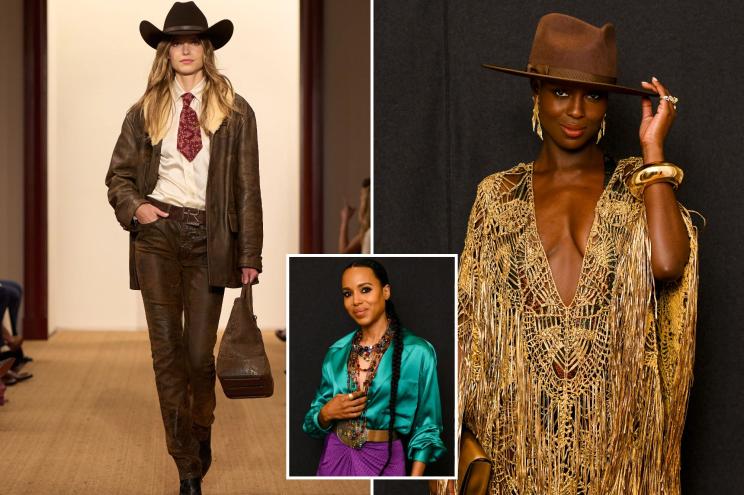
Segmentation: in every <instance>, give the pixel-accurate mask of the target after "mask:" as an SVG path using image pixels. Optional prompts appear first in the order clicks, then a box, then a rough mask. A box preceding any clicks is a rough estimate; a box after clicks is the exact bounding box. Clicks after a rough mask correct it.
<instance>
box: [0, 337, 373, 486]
mask: <svg viewBox="0 0 744 495" xmlns="http://www.w3.org/2000/svg"><path fill="white" fill-rule="evenodd" d="M264 336H265V339H264V340H265V342H266V345H267V351H268V353H269V358H270V360H271V364H272V371H273V373H274V382H275V387H276V388H275V392H274V396H273V397H271V398H269V399H255V400H228V399H226V398H225V396H224V395H223V394H222V389H221V388H220V386H219V382H218V385H217V410H216V412H215V416H216V421H215V425H214V427H213V433H212V448H213V459H214V461H213V463H212V467H211V469H210V471H209V474H208V475H207V477H206V478H205V479H204V484H203V491H204V494H205V495H217V494H234V495H238V494H240V495H243V494H274V493H287V494H323V495H330V494H343V495H346V494H367V493H369V482H366V481H346V480H342V481H327V480H325V481H323V480H321V481H304V480H302V481H297V480H295V481H287V480H285V472H286V470H285V469H286V468H285V420H284V411H285V403H286V402H285V380H284V377H285V375H284V373H283V371H284V362H285V361H284V352H285V345H284V344H283V343H282V342H280V341H279V340H278V339H277V338H276V337H275V336H274V335H272V334H271V333H265V335H264ZM24 349H25V351H26V353H27V354H28V355H30V356H32V357H33V358H34V362H33V363H30V364H29V365H27V366H26V368H25V371H30V372H32V373H33V374H34V378H32V379H31V380H28V381H26V382H23V383H20V384H17V385H15V386H13V387H9V388H8V390H7V391H6V398H8V399H9V400H10V401H9V402H8V403H6V404H5V406H2V407H0V446H1V447H2V448H3V468H2V470H0V493H2V494H3V495H11V494H12V495H15V494H24V495H26V494H39V495H47V494H96V495H99V494H105V495H115V494H125V493H126V494H176V493H178V473H177V471H176V467H175V464H174V463H173V460H172V459H171V458H170V456H169V455H168V452H167V451H166V447H165V437H164V433H163V424H162V421H161V419H160V409H159V407H158V402H157V394H156V391H155V383H154V375H153V371H152V360H151V358H150V348H149V342H148V339H147V334H146V333H145V332H73V331H61V332H57V333H56V334H55V335H53V336H52V337H51V338H50V340H49V341H47V342H41V341H35V342H27V343H25V344H24Z"/></svg>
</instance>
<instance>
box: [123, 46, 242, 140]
mask: <svg viewBox="0 0 744 495" xmlns="http://www.w3.org/2000/svg"><path fill="white" fill-rule="evenodd" d="M201 43H202V46H203V47H204V66H203V68H202V71H203V73H204V79H205V85H204V90H203V91H202V104H201V114H200V115H199V122H200V123H201V127H202V129H204V132H206V133H207V134H210V135H211V134H214V132H215V131H216V130H217V129H218V128H219V126H220V124H222V121H223V120H224V119H225V118H226V117H227V116H228V115H230V113H231V112H232V111H234V110H235V106H234V104H233V103H234V101H235V91H234V90H233V87H232V83H230V80H229V79H228V78H227V77H225V76H223V75H222V74H220V71H219V70H218V69H217V66H216V64H215V57H214V48H213V47H212V43H211V42H210V41H209V40H208V39H201ZM170 46H171V42H170V40H163V41H161V42H160V43H158V48H157V50H156V51H155V60H153V62H152V68H151V69H150V75H149V76H148V78H147V89H145V94H143V95H142V97H141V98H140V99H139V101H137V103H135V104H134V108H136V109H141V110H142V114H143V116H144V119H145V130H146V131H147V134H148V135H149V136H150V140H151V141H152V144H157V143H159V142H160V141H161V140H162V139H163V137H165V134H166V133H167V131H168V126H169V125H170V118H171V105H172V104H173V96H172V93H171V91H172V89H171V86H172V84H173V80H174V78H175V77H176V71H175V70H174V69H173V66H172V65H171V63H170V60H169V59H168V52H169V50H170Z"/></svg>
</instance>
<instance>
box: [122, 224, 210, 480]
mask: <svg viewBox="0 0 744 495" xmlns="http://www.w3.org/2000/svg"><path fill="white" fill-rule="evenodd" d="M206 234H207V232H206V227H205V226H204V225H190V224H186V223H182V222H177V221H174V220H168V219H160V220H156V221H155V222H153V223H150V224H146V225H140V227H139V232H138V233H137V239H136V241H135V260H136V264H137V279H138V281H139V284H140V290H141V291H142V300H143V301H144V304H145V314H146V316H147V326H148V328H149V332H150V346H151V349H152V362H153V368H154V369H155V383H156V385H157V389H158V398H159V399H160V411H161V413H162V416H163V424H164V426H165V438H166V443H167V445H168V452H169V453H170V455H171V456H172V457H173V459H174V460H175V461H176V466H177V467H178V474H179V477H180V479H188V478H198V477H201V461H200V460H199V443H198V442H199V440H204V439H206V435H207V434H208V433H209V428H210V426H211V425H212V422H213V421H214V407H215V392H214V382H215V368H214V345H215V340H216V338H217V325H218V323H219V318H220V309H221V307H222V296H223V295H224V288H222V287H210V285H209V282H208V277H207V237H206Z"/></svg>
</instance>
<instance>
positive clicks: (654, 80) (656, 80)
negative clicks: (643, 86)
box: [651, 76, 659, 82]
mask: <svg viewBox="0 0 744 495" xmlns="http://www.w3.org/2000/svg"><path fill="white" fill-rule="evenodd" d="M651 80H652V81H653V82H658V81H659V80H658V79H656V77H655V76H652V77H651Z"/></svg>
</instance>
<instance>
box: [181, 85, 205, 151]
mask: <svg viewBox="0 0 744 495" xmlns="http://www.w3.org/2000/svg"><path fill="white" fill-rule="evenodd" d="M181 98H183V108H182V109H181V117H180V119H179V120H178V146H177V147H178V151H180V152H181V154H182V155H183V156H185V157H186V159H187V160H188V161H193V160H194V158H195V157H196V155H197V154H198V153H199V151H200V150H201V149H202V141H201V130H200V129H199V117H197V116H196V112H195V111H194V109H193V108H191V106H190V105H191V100H193V99H194V95H192V94H191V93H184V94H183V95H182V96H181Z"/></svg>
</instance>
